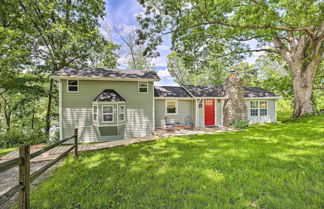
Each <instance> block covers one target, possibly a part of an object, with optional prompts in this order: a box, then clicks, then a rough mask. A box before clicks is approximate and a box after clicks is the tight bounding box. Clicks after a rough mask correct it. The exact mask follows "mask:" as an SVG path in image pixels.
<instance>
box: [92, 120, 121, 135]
mask: <svg viewBox="0 0 324 209" xmlns="http://www.w3.org/2000/svg"><path fill="white" fill-rule="evenodd" d="M95 126H97V127H114V126H118V125H117V124H109V123H108V124H107V123H105V124H95ZM114 136H117V135H114Z"/></svg>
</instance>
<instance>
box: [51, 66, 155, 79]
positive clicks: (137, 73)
mask: <svg viewBox="0 0 324 209" xmlns="http://www.w3.org/2000/svg"><path fill="white" fill-rule="evenodd" d="M52 77H54V78H55V77H71V78H73V77H81V78H109V79H134V80H136V79H139V80H142V79H148V80H156V81H158V80H160V77H159V76H158V75H157V73H156V72H155V71H152V70H148V71H144V70H112V69H106V68H71V67H64V68H63V69H61V70H59V71H57V72H55V73H53V75H52Z"/></svg>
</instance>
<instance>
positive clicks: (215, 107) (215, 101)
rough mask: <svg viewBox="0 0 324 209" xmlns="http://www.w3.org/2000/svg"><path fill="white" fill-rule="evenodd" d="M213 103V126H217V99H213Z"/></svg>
mask: <svg viewBox="0 0 324 209" xmlns="http://www.w3.org/2000/svg"><path fill="white" fill-rule="evenodd" d="M214 103H215V105H214V111H215V114H214V124H215V125H214V126H217V116H218V114H217V103H218V99H215V100H214Z"/></svg>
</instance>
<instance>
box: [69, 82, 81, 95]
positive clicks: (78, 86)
mask: <svg viewBox="0 0 324 209" xmlns="http://www.w3.org/2000/svg"><path fill="white" fill-rule="evenodd" d="M69 81H77V83H78V85H69ZM79 82H80V81H79V80H77V79H73V80H72V79H71V80H67V81H66V88H67V92H69V93H79V88H80V83H79ZM69 86H74V87H75V86H77V88H78V90H77V91H70V90H69Z"/></svg>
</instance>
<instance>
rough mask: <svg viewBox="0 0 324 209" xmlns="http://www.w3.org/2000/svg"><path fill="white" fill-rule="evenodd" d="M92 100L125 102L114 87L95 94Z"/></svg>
mask: <svg viewBox="0 0 324 209" xmlns="http://www.w3.org/2000/svg"><path fill="white" fill-rule="evenodd" d="M92 101H93V102H125V101H126V100H125V99H124V98H123V97H122V96H120V95H119V94H118V93H117V92H116V91H115V90H114V89H105V90H103V91H102V92H101V93H100V94H99V95H98V96H96V97H95V98H94V99H93V100H92Z"/></svg>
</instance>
